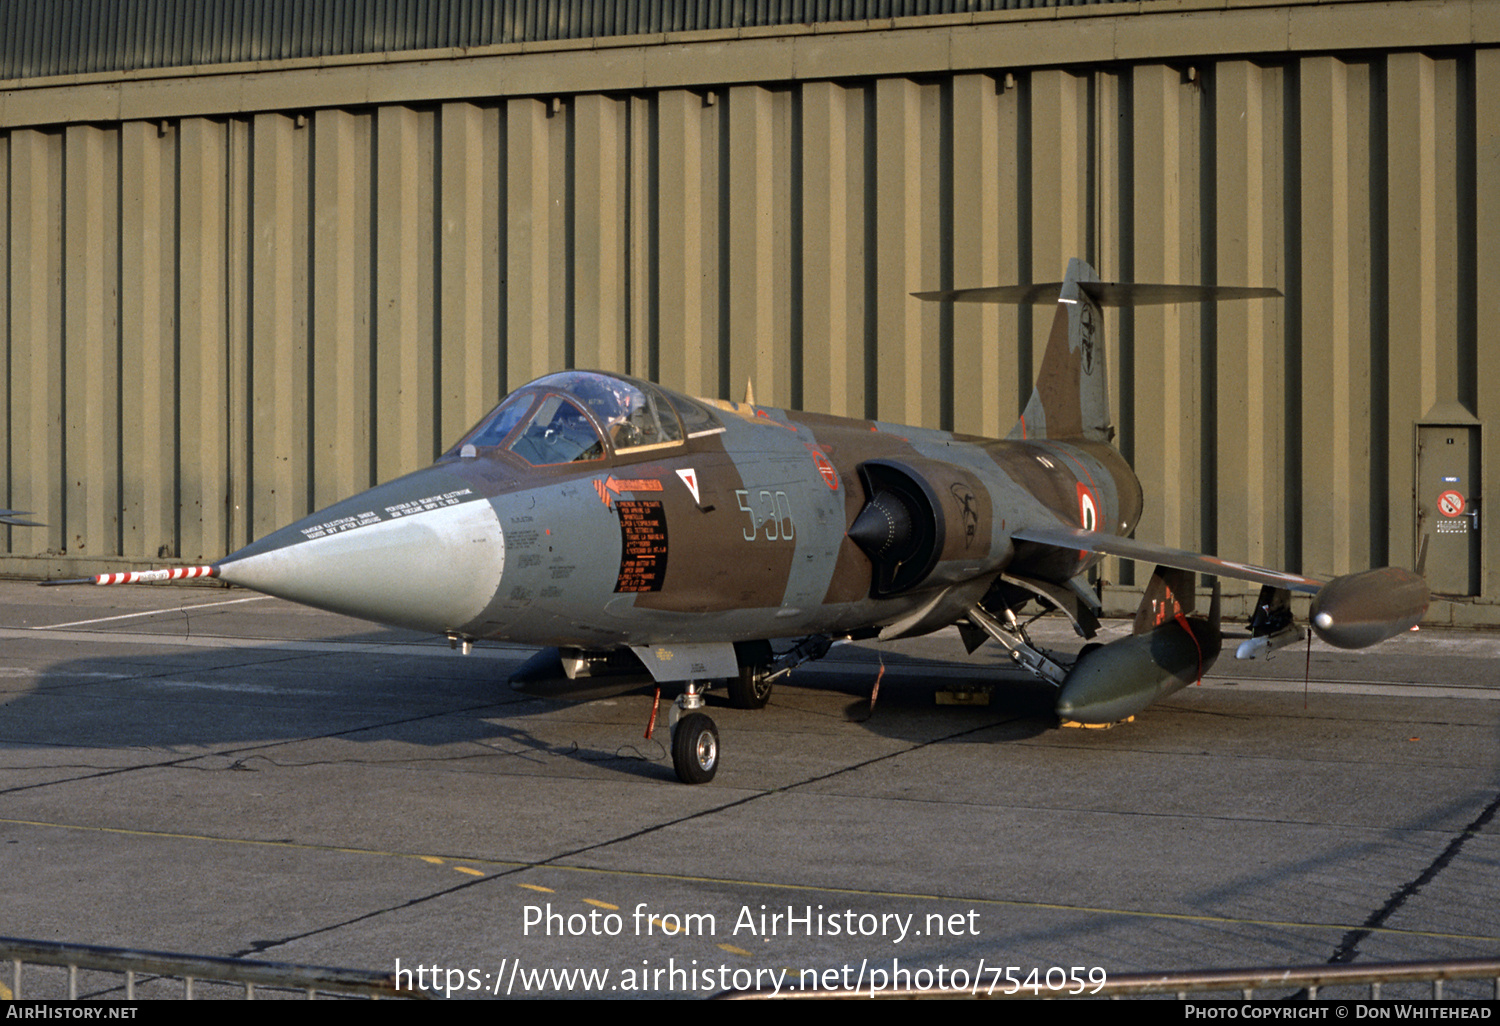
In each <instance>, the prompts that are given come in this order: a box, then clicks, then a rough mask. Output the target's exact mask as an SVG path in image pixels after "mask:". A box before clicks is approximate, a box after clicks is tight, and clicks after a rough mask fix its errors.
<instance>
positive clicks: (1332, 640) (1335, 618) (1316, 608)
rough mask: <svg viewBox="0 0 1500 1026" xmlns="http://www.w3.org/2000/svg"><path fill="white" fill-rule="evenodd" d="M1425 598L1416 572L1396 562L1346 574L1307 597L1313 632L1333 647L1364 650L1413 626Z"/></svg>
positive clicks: (1428, 598) (1428, 594)
mask: <svg viewBox="0 0 1500 1026" xmlns="http://www.w3.org/2000/svg"><path fill="white" fill-rule="evenodd" d="M1431 598H1432V592H1431V591H1430V590H1429V589H1428V587H1427V582H1426V581H1425V580H1423V579H1422V577H1421V575H1420V574H1416V573H1413V572H1412V571H1410V570H1404V569H1402V568H1401V567H1399V566H1387V567H1381V568H1379V569H1378V570H1365V571H1363V572H1362V573H1357V574H1346V575H1345V576H1343V577H1336V578H1334V579H1333V580H1332V581H1329V582H1328V583H1327V584H1325V585H1324V586H1323V588H1322V590H1321V591H1319V592H1318V593H1317V594H1316V595H1315V596H1313V601H1312V608H1311V610H1310V613H1311V616H1312V626H1313V630H1314V631H1316V632H1317V635H1318V637H1320V638H1322V639H1323V640H1324V641H1326V642H1328V644H1330V645H1332V646H1334V647H1335V648H1368V647H1369V646H1371V645H1374V644H1376V643H1377V642H1381V641H1384V640H1386V639H1387V638H1393V637H1395V636H1396V635H1397V634H1400V633H1401V632H1402V631H1408V630H1411V629H1412V628H1413V627H1415V626H1416V625H1417V624H1418V623H1419V622H1420V621H1421V619H1422V614H1424V613H1426V612H1427V605H1428V603H1429V602H1430V601H1431Z"/></svg>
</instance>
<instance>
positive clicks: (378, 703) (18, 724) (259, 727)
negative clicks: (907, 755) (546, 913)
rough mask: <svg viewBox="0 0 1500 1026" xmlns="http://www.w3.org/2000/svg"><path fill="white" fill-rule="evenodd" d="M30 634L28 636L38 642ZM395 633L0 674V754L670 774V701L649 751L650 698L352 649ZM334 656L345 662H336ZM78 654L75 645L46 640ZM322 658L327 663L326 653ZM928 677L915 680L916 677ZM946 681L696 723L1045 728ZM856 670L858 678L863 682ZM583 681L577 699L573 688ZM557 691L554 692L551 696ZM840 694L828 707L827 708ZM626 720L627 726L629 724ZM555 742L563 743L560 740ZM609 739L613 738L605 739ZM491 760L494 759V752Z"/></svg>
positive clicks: (867, 686)
mask: <svg viewBox="0 0 1500 1026" xmlns="http://www.w3.org/2000/svg"><path fill="white" fill-rule="evenodd" d="M39 636H43V635H40V634H39ZM407 637H409V635H406V634H403V633H401V632H393V631H379V630H376V631H370V632H368V633H364V634H355V635H341V636H339V637H337V638H335V639H321V641H326V642H328V645H327V649H328V650H324V648H323V645H322V644H321V642H320V639H312V640H311V645H310V646H309V647H308V648H306V649H301V650H288V649H285V648H283V649H276V648H272V647H265V648H260V647H223V648H219V647H213V648H200V649H189V650H172V649H167V650H165V651H141V650H133V651H131V652H129V653H128V654H124V655H121V654H118V653H111V652H108V651H107V649H108V648H110V647H113V646H111V645H101V646H100V648H101V649H102V650H105V654H101V655H99V656H90V657H86V658H81V659H76V658H75V659H69V660H65V661H61V662H57V663H53V664H51V665H48V666H46V667H45V668H44V669H39V670H35V671H30V670H26V669H25V668H9V669H7V668H5V667H0V749H3V748H10V749H32V750H35V749H36V748H38V747H54V746H55V747H65V748H69V749H74V750H76V749H79V748H88V747H98V748H104V749H123V748H147V749H164V750H167V751H184V752H194V751H195V750H197V749H201V748H206V749H216V750H221V749H223V748H225V747H226V746H235V745H249V744H258V743H265V742H275V741H283V740H285V741H299V740H304V739H310V738H326V737H338V738H341V739H343V740H352V741H363V742H368V743H374V742H382V741H394V742H400V743H405V744H413V745H418V746H430V747H438V746H444V745H454V744H461V743H464V742H472V743H475V744H480V745H484V746H487V747H493V748H496V753H497V757H498V756H501V755H509V756H515V755H518V754H519V755H522V756H523V757H524V755H525V754H526V753H527V752H531V753H535V754H536V755H539V756H542V755H545V756H550V757H563V758H568V759H575V760H578V761H580V762H583V763H590V764H598V765H608V766H609V768H610V769H612V770H616V771H618V772H622V773H626V774H630V775H643V776H660V775H662V774H663V773H665V774H668V775H670V773H671V765H670V764H671V759H670V753H669V746H670V735H669V734H668V732H667V724H668V716H669V711H670V709H669V707H670V703H671V700H672V699H673V698H675V697H676V695H677V694H678V692H679V690H680V689H677V688H675V687H673V686H665V687H663V689H662V701H661V705H660V708H659V710H658V720H657V729H656V733H655V737H654V739H652V740H646V739H644V738H643V737H642V732H643V729H644V727H645V725H646V721H647V718H648V716H649V714H650V708H651V696H652V692H653V688H652V687H651V686H650V685H649V684H648V685H644V686H643V685H640V684H630V683H626V684H623V685H622V684H618V683H615V682H611V681H608V680H602V681H597V682H569V684H570V685H573V686H572V688H571V690H569V689H563V688H559V689H558V693H557V694H553V695H542V696H538V695H537V694H536V693H535V692H533V693H531V694H523V693H521V692H518V691H516V690H513V689H512V688H511V687H510V686H509V685H508V683H507V681H508V678H509V676H510V674H511V673H512V672H513V671H514V670H515V669H516V668H517V667H518V666H519V665H520V662H521V661H522V659H523V658H524V657H525V654H526V653H524V652H521V653H518V654H517V657H516V659H515V660H514V661H512V660H510V659H508V658H504V657H501V658H494V657H490V658H462V657H460V656H457V655H453V656H452V657H451V658H450V657H449V655H448V653H447V652H446V651H444V652H434V651H433V649H432V648H431V647H427V646H423V647H418V646H413V654H412V655H411V656H405V655H402V654H390V653H389V651H387V652H385V653H378V654H377V653H370V652H362V651H359V648H360V646H364V645H381V646H382V647H385V646H389V645H392V644H396V643H399V642H400V641H402V640H404V639H405V638H407ZM343 645H348V646H349V650H348V651H347V652H345V651H340V649H341V648H342V646H343ZM59 648H66V649H68V650H70V651H77V643H76V642H71V643H67V644H63V643H61V642H60V643H59ZM330 650H331V651H330ZM926 666H931V667H937V668H939V669H938V673H939V674H941V675H940V676H930V677H924V667H926ZM972 669H973V670H974V673H972V674H967V673H965V674H963V675H962V676H960V677H954V676H953V669H952V667H951V666H944V665H943V664H941V663H938V662H933V663H930V664H928V663H924V662H920V661H916V662H913V661H907V662H902V661H899V660H897V661H891V660H887V668H886V672H885V673H884V674H883V675H882V679H881V685H880V689H879V693H878V695H877V697H876V701H875V703H874V708H873V709H872V708H871V702H870V697H871V690H872V686H873V684H874V681H875V677H876V673H877V672H878V670H879V666H878V664H877V663H868V664H866V663H859V664H856V665H852V666H851V665H847V664H846V665H841V666H839V667H838V668H837V671H838V672H833V673H818V674H810V673H794V675H793V676H794V681H793V683H791V684H787V683H779V684H778V685H777V686H776V688H775V690H774V691H773V694H772V698H771V708H770V710H769V712H770V713H771V714H772V715H773V716H774V717H776V720H775V721H771V720H767V719H762V718H761V717H762V715H763V714H762V713H761V712H758V711H754V710H741V709H735V708H732V707H730V705H729V702H728V698H727V694H726V693H725V691H724V690H723V689H722V688H714V689H711V690H710V691H709V692H708V696H707V709H706V711H707V712H708V713H709V714H710V715H711V716H713V717H714V719H715V720H716V721H717V723H718V725H719V728H720V731H721V733H722V734H725V735H728V736H735V735H738V737H736V739H735V740H734V741H732V742H729V743H730V744H731V745H732V746H733V747H734V748H736V749H739V748H741V747H742V746H744V745H745V744H747V743H748V735H749V734H751V733H752V732H754V731H765V730H768V729H770V730H774V729H776V727H777V726H779V725H780V722H781V721H782V720H784V721H785V722H786V723H787V724H788V726H789V727H790V726H792V725H793V724H796V723H797V722H798V721H799V720H800V719H802V718H810V719H811V720H816V719H818V718H826V717H829V716H837V717H839V718H841V719H843V720H845V721H848V722H853V723H858V724H860V725H861V726H862V727H864V728H865V729H867V730H869V731H871V732H872V733H874V734H876V735H879V736H881V737H886V738H893V739H899V740H906V741H911V742H913V743H934V742H935V743H956V742H960V741H963V742H968V743H996V742H1005V741H1013V740H1022V739H1025V738H1030V737H1035V736H1037V735H1038V734H1041V733H1044V732H1046V731H1047V730H1050V729H1052V728H1053V727H1054V726H1055V725H1056V720H1055V717H1054V716H1053V715H1052V711H1051V703H1052V701H1053V700H1054V697H1055V696H1054V694H1053V692H1052V691H1051V689H1050V688H1047V687H1045V686H1044V685H1041V684H1038V683H1036V682H1034V681H1032V680H1031V679H1030V678H1029V677H1026V676H1025V675H1021V674H1017V673H1016V672H1015V671H1013V670H1010V669H1009V668H1001V669H1000V670H999V672H994V671H991V670H989V669H986V668H983V667H972ZM867 671H868V672H867ZM578 684H583V685H585V686H583V687H581V688H580V687H577V685H578ZM564 691H568V692H569V693H566V694H564V693H563V692H564ZM941 691H950V692H959V693H960V694H962V693H964V692H969V693H976V692H980V691H987V692H988V704H986V705H978V704H975V705H938V704H936V698H935V696H936V695H937V693H938V692H941ZM831 695H844V696H848V700H847V701H842V702H838V701H833V702H831V701H829V700H828V696H831ZM600 699H605V700H610V699H613V700H614V702H615V704H619V703H625V704H628V706H629V707H630V710H629V713H628V714H626V713H624V712H623V711H620V710H614V711H610V712H608V713H607V714H604V715H602V716H601V720H607V723H606V722H597V721H596V722H593V723H591V724H590V726H589V727H588V729H587V730H580V731H579V734H580V736H582V735H584V734H587V735H588V736H589V737H592V738H593V739H594V742H595V743H593V744H589V743H587V742H576V741H571V740H570V741H561V742H560V741H558V740H557V738H558V737H559V732H558V731H557V730H556V729H551V728H549V729H547V730H546V731H539V730H532V729H530V727H529V726H528V721H530V720H532V719H533V718H535V717H540V716H556V715H557V713H558V712H559V710H563V709H566V708H567V707H568V706H576V705H578V704H579V702H580V700H582V701H590V700H595V701H597V700H600ZM636 713H638V714H639V715H636ZM616 730H617V731H618V734H619V739H618V742H619V743H618V744H612V745H610V746H609V747H604V746H601V745H599V744H598V743H597V742H598V740H599V734H600V732H601V731H616ZM563 733H566V731H564V732H563ZM611 740H613V739H611ZM502 749H503V751H502Z"/></svg>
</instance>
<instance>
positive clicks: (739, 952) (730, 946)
mask: <svg viewBox="0 0 1500 1026" xmlns="http://www.w3.org/2000/svg"><path fill="white" fill-rule="evenodd" d="M719 947H720V948H722V949H723V950H724V951H727V952H729V953H730V954H731V955H744V956H745V957H746V958H749V957H750V952H748V951H746V950H745V949H744V948H737V947H735V946H734V945H733V944H720V945H719Z"/></svg>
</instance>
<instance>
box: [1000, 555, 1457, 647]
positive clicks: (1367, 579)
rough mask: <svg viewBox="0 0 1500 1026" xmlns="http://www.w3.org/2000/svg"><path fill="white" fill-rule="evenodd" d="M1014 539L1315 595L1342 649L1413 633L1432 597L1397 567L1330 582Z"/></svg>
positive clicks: (1327, 637)
mask: <svg viewBox="0 0 1500 1026" xmlns="http://www.w3.org/2000/svg"><path fill="white" fill-rule="evenodd" d="M1011 537H1012V538H1015V539H1016V540H1018V541H1029V542H1036V543H1038V544H1041V545H1052V546H1055V547H1057V548H1060V549H1076V550H1081V551H1084V552H1099V553H1103V554H1104V555H1108V556H1121V557H1123V558H1125V559H1133V560H1137V561H1139V562H1143V563H1156V564H1159V565H1162V566H1169V567H1175V568H1177V569H1179V570H1190V571H1192V572H1194V573H1202V574H1212V575H1215V576H1219V577H1233V578H1235V579H1237V580H1241V581H1253V582H1255V583H1256V584H1260V585H1263V586H1265V587H1268V588H1275V589H1278V590H1281V591H1287V592H1292V591H1295V592H1301V593H1302V594H1305V595H1312V596H1313V600H1312V606H1311V607H1310V610H1309V615H1310V616H1311V618H1312V625H1313V630H1315V631H1316V632H1317V634H1318V637H1320V638H1322V639H1323V640H1324V641H1326V642H1328V644H1330V645H1333V646H1335V647H1336V648H1365V647H1367V646H1369V645H1373V644H1375V643H1376V642H1379V641H1384V640H1385V639H1387V638H1391V637H1395V636H1396V635H1397V634H1400V633H1401V632H1402V631H1406V630H1410V629H1411V628H1412V627H1415V626H1416V625H1417V623H1418V622H1419V621H1421V619H1422V614H1423V613H1425V612H1427V604H1428V602H1429V601H1431V598H1432V593H1431V591H1430V590H1429V589H1428V587H1427V582H1426V581H1425V580H1424V579H1423V578H1422V575H1421V574H1420V573H1413V572H1412V571H1410V570H1405V569H1402V568H1401V567H1397V566H1387V567H1380V568H1379V569H1376V570H1364V571H1361V572H1360V573H1354V574H1345V575H1344V576H1342V577H1335V578H1334V579H1333V580H1331V581H1329V582H1327V583H1326V584H1325V583H1324V582H1322V581H1316V580H1313V579H1312V578H1310V577H1301V576H1298V575H1297V574H1288V573H1282V572H1281V571H1279V570H1268V569H1266V568H1265V567H1259V566H1251V565H1249V564H1247V563H1232V562H1230V561H1229V560H1227V559H1220V558H1218V557H1217V556H1209V555H1205V554H1204V553H1201V552H1185V551H1183V550H1182V549H1172V548H1168V547H1167V546H1165V545H1152V544H1150V543H1148V542H1142V541H1136V540H1134V539H1132V538H1121V537H1119V536H1118V535H1113V534H1101V533H1099V532H1097V531H1085V530H1083V529H1081V528H1067V527H1030V528H1024V529H1022V530H1019V531H1016V532H1014V533H1012V535H1011ZM1262 594H1265V593H1262Z"/></svg>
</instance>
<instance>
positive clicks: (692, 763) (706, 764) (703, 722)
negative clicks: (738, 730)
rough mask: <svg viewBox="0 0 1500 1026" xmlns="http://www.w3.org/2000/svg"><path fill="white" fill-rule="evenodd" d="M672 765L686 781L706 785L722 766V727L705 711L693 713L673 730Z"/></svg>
mask: <svg viewBox="0 0 1500 1026" xmlns="http://www.w3.org/2000/svg"><path fill="white" fill-rule="evenodd" d="M672 768H673V769H675V770H676V771H677V779H678V780H681V781H682V782H683V783H684V784H706V783H708V782H709V781H710V780H712V779H713V778H714V773H715V772H716V771H717V770H718V768H719V730H718V728H717V727H715V726H714V721H713V720H711V719H709V718H708V717H707V716H705V715H704V714H703V713H689V714H688V715H686V716H684V717H683V718H682V719H680V720H678V721H677V726H676V727H675V728H674V729H673V731H672Z"/></svg>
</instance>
